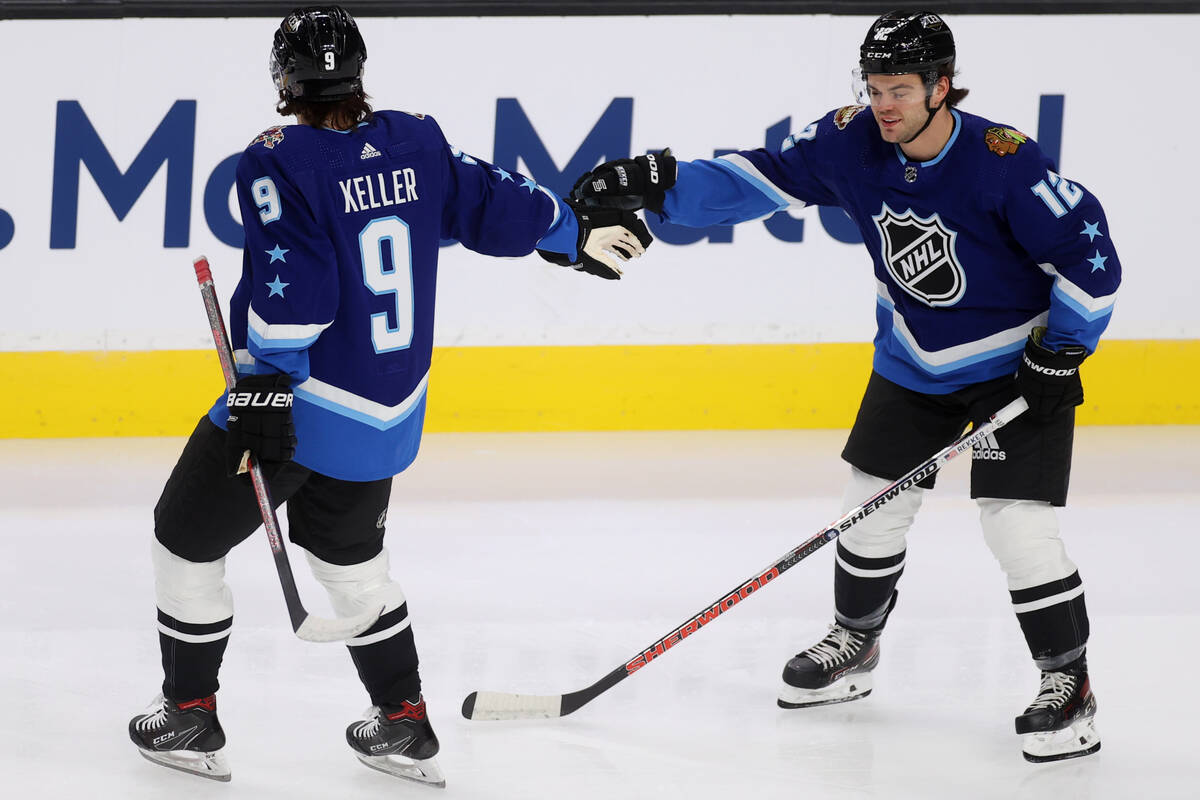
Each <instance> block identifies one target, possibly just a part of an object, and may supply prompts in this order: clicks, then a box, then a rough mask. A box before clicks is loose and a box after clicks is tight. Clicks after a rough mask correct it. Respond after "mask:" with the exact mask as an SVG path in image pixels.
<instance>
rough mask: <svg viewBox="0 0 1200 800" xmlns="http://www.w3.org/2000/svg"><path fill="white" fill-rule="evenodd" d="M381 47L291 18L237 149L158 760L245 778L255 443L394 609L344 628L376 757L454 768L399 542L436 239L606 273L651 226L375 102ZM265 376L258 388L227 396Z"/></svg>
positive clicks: (328, 15)
mask: <svg viewBox="0 0 1200 800" xmlns="http://www.w3.org/2000/svg"><path fill="white" fill-rule="evenodd" d="M366 59H367V49H366V45H365V43H364V42H363V38H362V36H361V34H360V33H359V30H358V26H357V24H356V23H355V21H354V19H353V18H352V17H351V16H350V14H349V13H347V12H346V11H345V9H343V8H341V7H339V6H306V7H303V8H298V9H296V10H295V11H293V12H292V13H290V14H288V15H287V17H286V18H285V19H284V20H283V21H282V23H281V24H280V25H279V28H278V30H276V31H275V39H274V44H273V46H272V49H271V62H270V69H271V76H272V78H273V79H274V81H275V86H276V88H277V89H278V98H279V104H278V106H277V110H278V111H279V113H280V114H281V115H284V116H292V115H294V116H295V117H296V120H297V122H298V123H299V124H295V125H286V126H279V127H273V128H270V129H268V130H266V131H263V132H262V133H261V134H259V135H258V136H257V137H256V138H255V139H254V140H253V142H251V144H250V145H249V146H248V147H247V148H246V150H245V152H244V153H243V155H242V157H241V160H240V162H239V164H238V167H237V180H236V187H237V195H238V202H239V205H240V208H241V215H242V221H243V227H244V230H245V237H246V241H245V249H244V253H243V268H242V279H241V281H240V282H239V283H238V285H237V288H236V290H235V291H234V293H233V297H232V300H231V301H230V308H229V311H230V313H229V321H230V334H231V339H232V346H233V349H234V356H235V361H236V366H237V370H238V373H239V379H238V381H237V385H236V387H234V389H232V390H231V391H230V393H229V397H230V398H231V399H230V400H229V401H227V400H226V399H225V398H222V399H220V400H218V401H217V402H216V403H215V404H214V406H213V407H212V409H211V411H210V412H209V414H208V415H206V416H205V417H203V418H202V419H201V420H200V422H199V424H198V425H197V426H196V429H195V431H194V432H193V433H192V436H191V438H190V439H189V440H188V442H187V445H186V447H185V448H184V451H183V454H182V455H181V456H180V458H179V461H178V463H177V464H176V466H175V469H174V471H173V472H172V474H171V476H170V478H169V479H168V481H167V484H166V486H165V487H164V489H163V493H162V497H161V499H160V500H159V502H158V505H157V506H156V507H155V511H154V532H155V537H154V541H153V544H152V557H153V564H154V573H155V594H156V601H157V606H158V631H159V643H160V648H161V654H162V666H163V674H164V680H163V684H162V694H161V695H160V696H159V697H158V698H156V699H155V700H154V702H153V703H152V704H151V706H150V708H148V709H147V710H146V711H145V712H144V713H143V714H140V715H138V716H136V717H134V718H133V719H132V720H131V721H130V723H129V735H130V738H131V739H132V740H133V742H134V744H136V745H137V747H138V749H139V752H141V753H142V754H143V755H144V756H145V757H147V758H148V759H150V760H152V761H155V762H157V763H160V764H163V765H165V766H169V767H173V768H176V769H180V770H184V771H186V772H191V773H194V774H199V775H203V776H205V777H209V778H214V779H217V780H229V778H230V769H229V765H228V762H227V760H226V758H225V756H224V753H223V750H224V745H225V733H224V730H223V728H222V726H221V724H220V722H219V721H218V719H217V706H216V691H217V674H218V670H219V668H220V665H221V660H222V657H223V654H224V651H225V647H226V644H227V642H228V640H229V634H230V631H231V629H232V625H233V601H232V596H231V592H230V590H229V587H228V586H227V585H226V584H225V581H224V562H225V557H226V555H227V554H228V553H229V551H230V550H231V549H232V548H233V547H234V546H235V545H236V544H238V543H239V542H241V541H242V540H244V539H245V538H247V537H248V536H250V535H251V534H252V533H253V532H254V531H255V529H256V528H258V526H259V525H260V523H261V518H260V512H259V508H258V505H257V502H256V499H255V493H254V491H253V489H252V487H251V485H250V483H249V481H248V480H247V479H246V478H244V477H238V476H236V475H235V473H236V472H237V466H238V464H239V462H241V461H242V459H243V456H244V454H245V453H246V452H247V451H249V453H250V455H251V456H253V458H254V460H255V462H257V463H259V464H261V465H262V467H263V470H264V474H265V476H266V478H267V481H268V483H269V485H270V493H271V495H272V496H273V498H274V499H275V501H276V502H279V503H282V502H287V504H288V521H289V536H290V538H291V539H292V541H293V542H294V543H295V544H297V545H299V546H301V547H303V548H304V549H305V551H306V553H305V555H306V556H307V558H308V561H309V564H310V566H311V567H312V570H313V574H314V576H315V577H316V579H317V581H318V582H320V583H321V584H322V585H323V586H324V587H325V588H326V589H327V590H328V592H329V595H330V599H331V600H332V603H333V606H334V609H335V611H337V613H338V615H339V616H343V617H349V616H354V615H357V614H360V613H363V612H364V611H367V610H370V609H372V608H374V609H379V608H382V609H383V611H382V615H381V616H380V617H379V620H378V622H376V623H375V624H374V625H373V626H372V627H370V628H368V629H367V630H366V631H364V632H363V633H361V634H359V635H358V636H355V637H354V638H352V639H350V640H349V641H348V642H347V645H348V650H349V652H350V655H351V658H352V660H353V662H354V665H355V667H356V668H357V671H358V676H359V678H360V680H361V681H362V684H363V686H364V688H365V689H366V691H367V694H368V695H369V697H370V699H371V703H372V706H371V707H370V709H369V710H368V711H367V712H366V714H365V715H364V718H363V719H361V720H359V721H357V722H354V723H352V724H351V725H350V726H349V727H348V728H347V729H346V731H345V737H346V741H347V743H348V744H349V746H350V748H351V749H352V751H353V752H354V754H355V755H356V756H357V757H358V759H359V760H360V761H362V762H363V763H364V764H366V765H367V766H369V767H372V768H374V769H378V770H381V771H383V772H387V773H389V774H392V775H396V776H398V777H402V778H407V779H411V780H415V781H418V782H421V783H424V784H429V785H434V786H444V785H445V780H444V778H443V776H442V773H441V770H440V768H439V767H438V764H437V761H436V759H435V758H434V756H436V754H437V753H438V750H439V744H438V739H437V736H436V735H435V734H434V732H433V728H432V726H431V724H430V721H429V717H428V715H427V713H426V706H425V699H424V697H423V695H422V691H421V679H420V675H419V672H418V661H417V650H416V645H415V643H414V639H413V632H412V627H411V625H410V619H409V614H408V602H407V600H406V598H405V595H404V592H403V591H401V589H400V587H399V586H398V585H397V584H396V583H395V582H394V581H393V580H392V579H391V577H390V576H389V566H388V553H387V550H386V549H385V548H384V546H383V537H384V528H385V522H386V520H387V511H388V502H389V498H390V494H391V485H392V476H394V475H395V474H397V473H399V472H401V471H403V470H404V469H406V468H407V467H408V466H409V464H410V463H411V462H412V461H413V459H414V458H415V457H416V454H417V448H418V445H419V443H420V440H421V431H422V426H423V423H424V416H425V395H426V387H427V385H428V381H429V373H430V361H431V351H432V348H433V315H434V291H435V287H436V283H437V260H438V252H439V245H440V243H441V241H444V240H448V239H456V240H458V241H459V242H460V243H461V244H462V245H463V246H465V247H467V248H469V249H471V250H474V251H476V252H479V253H483V254H485V255H494V256H522V255H526V254H529V253H531V252H533V251H534V250H535V249H536V250H537V251H538V252H539V253H540V254H541V255H542V256H543V257H544V258H546V259H547V260H549V261H551V262H552V263H555V264H559V265H563V266H570V267H573V268H575V269H576V270H580V271H583V272H588V273H591V274H593V275H596V276H599V277H601V278H605V279H617V278H619V277H620V275H621V271H620V264H621V263H622V262H624V261H626V260H628V259H630V258H633V257H636V256H639V255H641V254H642V252H643V251H644V249H645V247H647V246H649V244H650V242H651V238H650V235H649V233H648V232H647V230H646V228H645V225H644V223H642V221H641V220H639V219H638V218H637V217H636V216H635V215H634V214H633V213H632V212H628V211H614V210H606V209H584V208H582V207H580V206H579V205H578V204H576V203H568V202H566V201H564V200H561V199H560V198H557V197H555V196H554V195H553V194H551V193H550V192H548V191H547V190H545V189H543V188H542V187H540V186H538V185H537V184H536V183H535V182H534V181H533V180H531V179H529V178H525V177H523V176H521V175H519V174H517V173H515V172H510V171H508V170H505V169H503V168H500V167H497V166H495V165H492V164H489V163H487V162H486V161H483V160H481V159H477V158H474V157H472V156H470V155H468V154H466V153H464V152H461V151H460V150H458V149H456V148H453V147H451V146H450V144H449V143H448V142H447V141H446V139H445V137H444V135H443V134H442V131H441V129H440V128H439V127H438V124H437V122H435V121H434V119H433V118H432V117H429V116H426V115H424V114H418V113H406V112H399V111H374V110H373V109H372V108H371V105H370V103H369V102H368V98H367V95H366V94H365V93H364V91H363V83H362V76H363V68H364V63H365V61H366ZM235 396H236V397H245V396H251V397H254V398H256V399H257V400H258V402H253V403H250V404H248V405H241V404H238V403H235V402H233V400H232V398H233V397H235Z"/></svg>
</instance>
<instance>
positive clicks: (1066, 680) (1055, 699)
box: [1028, 672, 1079, 711]
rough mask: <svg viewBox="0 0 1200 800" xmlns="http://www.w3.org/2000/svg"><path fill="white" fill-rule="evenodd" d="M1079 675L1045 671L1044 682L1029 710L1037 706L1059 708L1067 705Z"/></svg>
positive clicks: (1043, 674)
mask: <svg viewBox="0 0 1200 800" xmlns="http://www.w3.org/2000/svg"><path fill="white" fill-rule="evenodd" d="M1078 681H1079V677H1078V676H1077V675H1072V674H1070V673H1068V672H1043V673H1042V684H1041V687H1040V688H1039V689H1038V695H1037V697H1036V698H1035V699H1034V701H1033V703H1031V704H1030V706H1029V709H1028V710H1029V711H1032V710H1034V709H1035V708H1058V707H1059V706H1062V705H1065V704H1066V702H1067V699H1068V698H1070V696H1071V694H1072V693H1073V692H1074V691H1075V684H1076V683H1078Z"/></svg>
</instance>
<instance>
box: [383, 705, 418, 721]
mask: <svg viewBox="0 0 1200 800" xmlns="http://www.w3.org/2000/svg"><path fill="white" fill-rule="evenodd" d="M387 718H388V720H389V721H391V722H395V721H396V720H399V719H415V720H418V721H420V720H423V719H425V701H424V700H418V701H417V702H416V704H415V705H414V704H413V703H410V702H408V701H407V700H405V701H404V703H403V704H401V706H400V710H399V711H393V712H392V713H390V714H388V715H387Z"/></svg>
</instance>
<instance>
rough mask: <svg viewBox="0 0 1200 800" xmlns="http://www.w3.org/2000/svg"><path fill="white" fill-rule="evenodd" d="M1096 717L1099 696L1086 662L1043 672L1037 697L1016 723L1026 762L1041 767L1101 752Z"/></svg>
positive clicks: (1078, 662) (1079, 661)
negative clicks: (1045, 763) (1092, 683)
mask: <svg viewBox="0 0 1200 800" xmlns="http://www.w3.org/2000/svg"><path fill="white" fill-rule="evenodd" d="M1095 716H1096V696H1095V695H1094V694H1092V687H1091V682H1090V681H1089V680H1088V673H1087V664H1086V662H1084V660H1083V659H1082V658H1081V659H1079V660H1078V661H1075V662H1073V663H1072V664H1068V665H1067V666H1065V667H1062V668H1061V669H1059V670H1057V671H1053V672H1046V671H1043V672H1042V683H1041V688H1039V689H1038V695H1037V697H1036V698H1034V701H1033V703H1031V704H1030V706H1029V707H1028V708H1026V709H1025V711H1024V713H1022V714H1021V715H1020V716H1019V717H1017V719H1016V727H1017V733H1019V734H1021V736H1022V737H1023V739H1024V742H1023V744H1022V749H1023V751H1024V754H1025V760H1026V761H1032V762H1034V763H1035V764H1040V763H1042V762H1044V761H1060V760H1062V759H1064V758H1078V757H1079V756H1087V755H1091V754H1092V753H1095V752H1096V751H1097V750H1099V749H1100V734H1099V733H1097V732H1096V723H1095Z"/></svg>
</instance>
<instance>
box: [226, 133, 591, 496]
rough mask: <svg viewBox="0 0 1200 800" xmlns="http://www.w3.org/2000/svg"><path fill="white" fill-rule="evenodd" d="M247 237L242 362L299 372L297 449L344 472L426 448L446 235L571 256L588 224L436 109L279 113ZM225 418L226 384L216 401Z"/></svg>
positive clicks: (249, 202) (232, 316)
mask: <svg viewBox="0 0 1200 800" xmlns="http://www.w3.org/2000/svg"><path fill="white" fill-rule="evenodd" d="M237 195H238V202H239V205H240V207H241V213H242V223H243V227H244V229H245V235H246V243H245V249H244V252H243V258H242V278H241V281H240V282H239V283H238V285H237V288H236V289H235V291H234V294H233V298H232V300H231V301H230V308H229V312H230V313H229V326H230V337H231V339H232V345H233V348H234V357H235V361H236V362H237V366H238V371H239V373H241V374H255V373H264V372H283V373H286V374H288V375H290V376H291V378H292V382H293V391H294V393H295V401H294V406H293V417H294V420H295V426H296V438H297V446H296V456H295V458H296V461H297V462H298V463H300V464H302V465H303V466H305V467H308V468H310V469H313V470H315V471H317V472H320V473H322V474H325V475H329V476H331V477H334V478H340V479H343V480H352V481H367V480H377V479H380V478H386V477H390V476H392V475H394V474H396V473H398V472H400V471H401V470H403V469H404V468H405V467H407V466H408V465H409V464H410V463H411V462H412V460H413V459H414V458H415V457H416V454H417V448H418V446H419V444H420V440H421V429H422V426H423V423H424V416H425V395H426V389H427V387H428V384H429V366H430V356H431V353H432V349H433V320H434V293H435V289H436V286H437V262H438V246H439V240H444V239H457V240H458V241H459V242H460V243H462V244H463V245H464V246H465V247H467V248H469V249H471V250H475V251H477V252H480V253H485V254H488V255H495V256H522V255H526V254H528V253H531V252H532V251H533V250H534V248H535V246H536V247H540V248H542V249H545V250H552V251H556V252H562V253H566V254H567V255H568V256H570V257H571V258H572V259H574V258H575V257H576V250H575V245H576V239H577V236H578V231H579V229H578V225H577V223H576V220H575V216H574V214H573V213H572V212H571V211H570V209H569V208H567V207H566V206H565V204H563V203H562V202H561V201H560V200H559V199H558V198H556V197H555V196H554V195H552V194H551V193H550V192H548V191H546V190H545V189H543V188H542V187H540V186H538V185H537V184H536V183H535V182H534V181H532V180H530V179H529V178H525V177H523V176H521V175H519V174H517V173H513V172H509V171H507V170H504V169H502V168H500V167H496V166H493V165H492V164H488V163H487V162H485V161H482V160H479V159H476V158H473V157H471V156H469V155H467V154H465V153H462V152H460V151H459V150H457V149H455V148H452V147H451V146H450V145H449V144H448V143H447V142H446V139H445V137H444V136H443V134H442V131H441V129H440V128H439V127H438V125H437V123H436V122H434V120H433V118H432V117H428V116H424V115H421V114H407V113H402V112H397V111H380V112H377V113H376V114H375V116H374V118H373V119H372V120H371V121H370V122H364V123H361V124H359V125H358V126H357V127H355V128H354V129H352V130H349V131H334V130H329V129H318V128H313V127H310V126H307V125H289V126H282V127H277V128H271V129H269V130H267V131H264V132H263V133H262V134H260V135H259V136H258V138H256V139H255V140H254V141H253V142H252V143H251V144H250V146H249V147H247V148H246V151H245V152H244V153H243V154H242V157H241V160H240V161H239V163H238V167H237ZM209 416H210V418H211V419H212V421H213V422H214V423H216V424H217V425H219V426H221V427H222V428H223V427H225V421H226V418H227V411H226V408H225V399H224V397H222V398H220V399H219V400H218V401H217V402H216V404H215V405H214V406H213V408H212V409H211V411H210V412H209Z"/></svg>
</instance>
